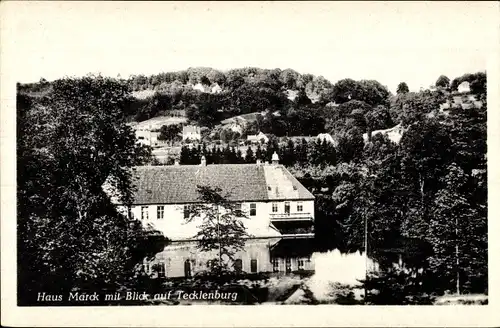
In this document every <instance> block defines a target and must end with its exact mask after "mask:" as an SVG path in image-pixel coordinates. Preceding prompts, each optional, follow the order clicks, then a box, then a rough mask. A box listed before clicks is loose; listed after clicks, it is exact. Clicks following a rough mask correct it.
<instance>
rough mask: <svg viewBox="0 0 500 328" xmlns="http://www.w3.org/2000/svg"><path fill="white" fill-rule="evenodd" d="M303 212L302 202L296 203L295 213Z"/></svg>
mask: <svg viewBox="0 0 500 328" xmlns="http://www.w3.org/2000/svg"><path fill="white" fill-rule="evenodd" d="M303 210H304V206H303V205H302V202H298V203H297V212H302V211H303Z"/></svg>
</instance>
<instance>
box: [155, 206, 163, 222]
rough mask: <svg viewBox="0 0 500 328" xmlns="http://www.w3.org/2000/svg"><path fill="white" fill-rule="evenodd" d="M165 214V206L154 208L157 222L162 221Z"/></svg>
mask: <svg viewBox="0 0 500 328" xmlns="http://www.w3.org/2000/svg"><path fill="white" fill-rule="evenodd" d="M164 213H165V206H158V207H157V208H156V218H157V219H158V220H161V219H163V214H164Z"/></svg>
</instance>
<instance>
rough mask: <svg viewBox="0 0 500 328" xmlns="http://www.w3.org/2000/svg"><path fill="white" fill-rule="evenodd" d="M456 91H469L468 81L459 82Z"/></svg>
mask: <svg viewBox="0 0 500 328" xmlns="http://www.w3.org/2000/svg"><path fill="white" fill-rule="evenodd" d="M458 92H460V93H462V92H470V83H469V82H467V81H465V82H462V83H460V85H459V86H458Z"/></svg>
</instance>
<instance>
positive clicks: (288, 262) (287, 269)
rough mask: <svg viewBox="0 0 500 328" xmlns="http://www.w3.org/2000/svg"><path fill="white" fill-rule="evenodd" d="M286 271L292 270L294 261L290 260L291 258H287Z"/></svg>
mask: <svg viewBox="0 0 500 328" xmlns="http://www.w3.org/2000/svg"><path fill="white" fill-rule="evenodd" d="M285 271H286V273H290V272H292V261H291V260H290V258H287V259H286V260H285Z"/></svg>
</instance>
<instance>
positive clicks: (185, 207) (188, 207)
mask: <svg viewBox="0 0 500 328" xmlns="http://www.w3.org/2000/svg"><path fill="white" fill-rule="evenodd" d="M190 211H191V206H189V205H184V219H189V214H190Z"/></svg>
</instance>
